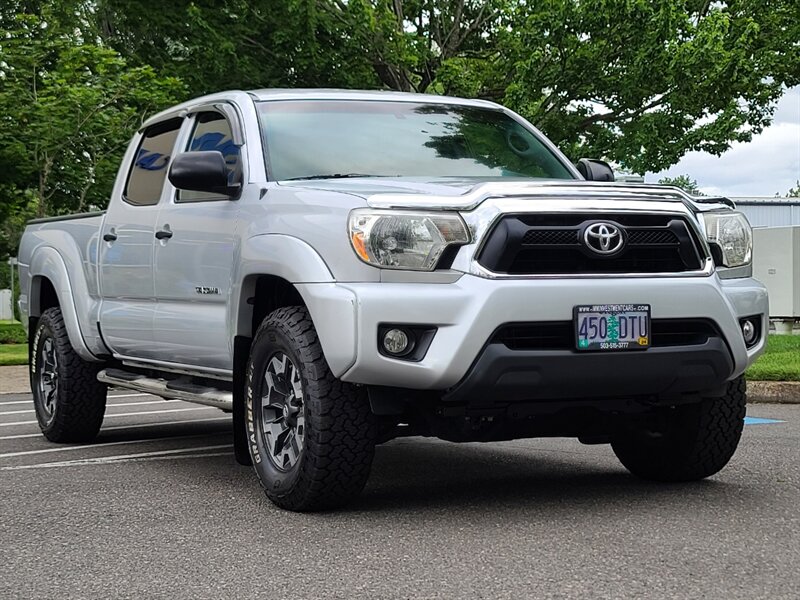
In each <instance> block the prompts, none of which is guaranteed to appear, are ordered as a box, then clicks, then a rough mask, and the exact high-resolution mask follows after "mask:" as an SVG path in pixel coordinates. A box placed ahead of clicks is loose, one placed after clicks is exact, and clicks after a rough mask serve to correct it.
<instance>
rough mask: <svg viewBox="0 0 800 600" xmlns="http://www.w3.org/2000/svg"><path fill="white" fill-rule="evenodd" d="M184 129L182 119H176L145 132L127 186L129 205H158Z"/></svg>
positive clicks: (154, 126) (125, 196)
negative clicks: (181, 129)
mask: <svg viewBox="0 0 800 600" xmlns="http://www.w3.org/2000/svg"><path fill="white" fill-rule="evenodd" d="M180 127H181V120H180V119H172V120H170V121H165V122H164V123H159V124H157V125H153V126H152V127H149V128H148V129H147V130H146V131H145V132H144V136H143V137H142V141H141V143H140V144H139V149H138V150H137V151H136V157H135V158H134V160H133V165H132V167H131V172H130V174H129V175H128V183H127V185H126V186H125V194H124V198H125V201H126V202H128V203H129V204H134V205H137V206H149V205H153V204H158V201H159V199H160V198H161V190H162V189H163V187H164V180H165V179H166V178H167V171H168V169H169V161H170V158H171V156H172V151H173V149H174V147H175V140H176V139H177V137H178V131H179V130H180Z"/></svg>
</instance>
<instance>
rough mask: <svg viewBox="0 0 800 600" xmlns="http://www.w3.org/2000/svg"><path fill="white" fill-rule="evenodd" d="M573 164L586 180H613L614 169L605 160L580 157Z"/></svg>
mask: <svg viewBox="0 0 800 600" xmlns="http://www.w3.org/2000/svg"><path fill="white" fill-rule="evenodd" d="M575 166H577V167H578V171H579V172H580V174H581V175H583V178H584V179H585V180H586V181H614V171H613V170H612V169H611V167H610V166H609V164H608V163H607V162H605V161H602V160H596V159H594V158H582V159H580V160H579V161H578V164H577V165H575Z"/></svg>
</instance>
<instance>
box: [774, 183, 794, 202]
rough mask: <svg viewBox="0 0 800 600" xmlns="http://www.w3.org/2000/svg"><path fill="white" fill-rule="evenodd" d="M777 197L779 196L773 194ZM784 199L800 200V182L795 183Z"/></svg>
mask: <svg viewBox="0 0 800 600" xmlns="http://www.w3.org/2000/svg"><path fill="white" fill-rule="evenodd" d="M775 195H776V196H778V195H779V194H775ZM786 198H800V180H798V181H797V185H795V186H794V187H793V188H789V191H788V192H786Z"/></svg>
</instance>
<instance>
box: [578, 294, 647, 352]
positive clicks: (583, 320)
mask: <svg viewBox="0 0 800 600" xmlns="http://www.w3.org/2000/svg"><path fill="white" fill-rule="evenodd" d="M575 340H576V346H577V348H578V350H642V349H645V348H648V347H649V346H650V305H649V304H593V305H589V306H576V307H575Z"/></svg>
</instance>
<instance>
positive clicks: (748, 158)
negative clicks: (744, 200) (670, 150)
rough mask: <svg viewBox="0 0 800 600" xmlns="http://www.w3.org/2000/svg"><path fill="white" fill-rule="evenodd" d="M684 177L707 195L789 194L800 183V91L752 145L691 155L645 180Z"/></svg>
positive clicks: (799, 89) (792, 92)
mask: <svg viewBox="0 0 800 600" xmlns="http://www.w3.org/2000/svg"><path fill="white" fill-rule="evenodd" d="M684 174H686V175H689V176H690V177H691V178H692V179H695V180H697V183H698V185H699V186H700V190H701V191H702V192H704V193H706V194H722V195H725V196H774V195H775V193H776V192H777V193H780V195H781V196H784V195H786V192H788V191H789V189H790V188H793V187H795V185H796V181H797V180H798V179H800V86H798V87H794V88H792V89H790V90H788V91H787V92H786V93H785V94H784V95H783V97H782V98H781V100H780V101H779V102H778V106H777V108H776V110H775V114H774V119H773V123H772V125H771V126H770V127H767V128H766V129H765V130H764V131H763V132H762V133H761V134H759V135H757V136H754V137H753V140H752V141H751V142H749V143H747V144H742V143H734V144H733V145H732V147H731V149H730V150H728V151H727V152H725V153H724V154H723V155H722V156H714V155H712V154H707V153H705V152H690V153H688V154H687V155H686V156H684V157H683V158H682V159H681V161H680V162H679V163H678V164H676V165H673V166H672V167H670V168H669V169H667V170H666V171H662V172H661V173H648V174H647V176H646V177H645V181H647V182H648V183H655V182H656V181H658V180H659V179H660V178H661V177H665V176H669V177H675V176H676V175H684Z"/></svg>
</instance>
